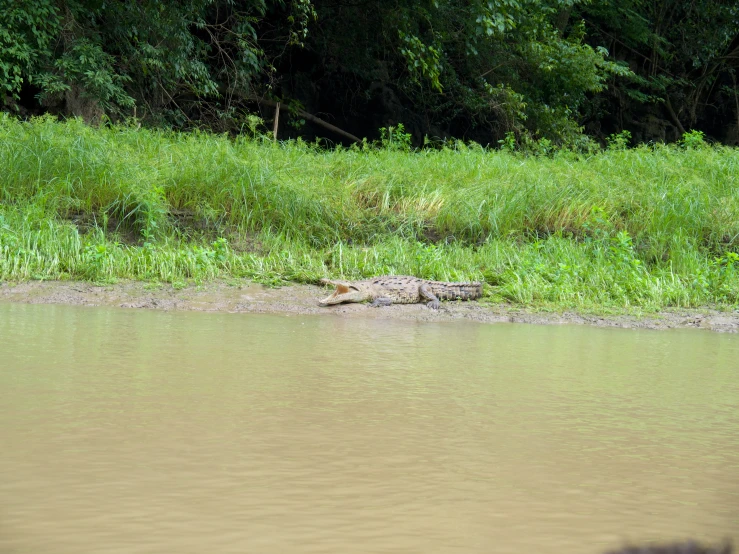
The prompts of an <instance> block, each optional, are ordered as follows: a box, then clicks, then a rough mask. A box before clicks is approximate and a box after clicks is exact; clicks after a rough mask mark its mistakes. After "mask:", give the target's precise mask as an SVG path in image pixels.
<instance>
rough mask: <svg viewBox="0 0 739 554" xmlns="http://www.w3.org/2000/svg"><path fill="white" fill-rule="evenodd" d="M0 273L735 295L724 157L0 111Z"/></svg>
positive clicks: (704, 301)
mask: <svg viewBox="0 0 739 554" xmlns="http://www.w3.org/2000/svg"><path fill="white" fill-rule="evenodd" d="M0 167H3V172H1V173H0V281H13V282H22V281H49V280H60V281H89V282H117V281H121V280H138V281H143V282H149V283H157V282H163V283H170V284H171V285H173V286H174V287H175V288H177V287H182V286H184V285H185V284H186V283H191V282H197V283H209V282H212V281H214V280H219V279H220V280H224V281H227V280H231V279H242V280H251V281H256V282H259V283H263V284H267V285H270V286H274V285H286V284H293V285H295V284H304V285H309V284H316V283H318V282H319V280H320V279H321V278H325V277H329V278H346V279H360V278H366V277H372V276H376V275H388V274H395V275H415V276H417V277H421V278H426V279H435V280H442V281H483V282H484V283H485V298H484V300H485V302H489V303H491V304H493V305H514V306H516V307H517V308H518V309H521V310H532V309H537V310H538V309H539V307H540V306H547V307H551V309H553V310H554V311H556V312H558V313H562V312H569V311H575V312H577V313H588V312H595V313H604V312H606V313H607V312H618V313H620V312H623V311H626V312H640V311H641V312H644V313H655V312H664V311H666V310H670V309H702V308H703V307H705V306H709V307H711V308H715V309H716V310H718V311H726V310H732V309H735V308H736V307H737V306H738V305H739V149H736V148H725V147H721V146H710V145H707V144H703V143H702V142H700V141H696V139H695V137H694V138H693V142H691V143H687V142H686V143H685V144H683V145H673V146H667V145H650V146H643V147H639V148H635V149H631V150H625V149H623V148H621V147H614V148H611V149H608V150H603V151H599V152H592V153H588V154H585V153H575V152H567V151H561V152H556V153H553V154H551V156H524V155H521V154H519V153H515V152H508V151H502V150H491V149H484V148H481V147H480V146H477V145H465V144H461V143H455V144H449V145H446V146H443V147H440V148H438V149H428V150H422V151H403V150H398V149H393V148H389V147H383V146H382V145H379V146H378V145H374V146H372V145H364V146H362V147H358V148H354V149H335V150H326V149H322V148H319V147H318V146H316V145H308V144H305V143H301V142H285V143H273V142H271V141H265V140H263V139H262V138H259V137H256V138H246V137H238V138H233V137H227V136H218V135H212V134H207V133H178V132H172V131H169V132H165V131H156V130H150V129H139V128H136V127H126V126H111V127H100V128H91V127H88V126H86V125H84V124H83V123H82V122H80V121H67V122H58V121H55V120H53V119H51V118H48V117H47V118H42V119H36V120H32V121H28V122H21V121H17V120H14V119H12V118H10V117H8V116H0Z"/></svg>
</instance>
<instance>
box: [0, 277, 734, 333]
mask: <svg viewBox="0 0 739 554" xmlns="http://www.w3.org/2000/svg"><path fill="white" fill-rule="evenodd" d="M327 291H328V289H324V288H323V287H318V286H312V285H290V286H286V287H282V288H279V289H270V288H267V287H263V286H261V285H257V284H254V283H251V282H249V281H231V282H228V283H226V282H213V283H208V284H206V285H203V286H188V287H185V288H181V289H176V288H174V287H172V286H171V285H157V284H151V283H142V282H139V281H121V282H118V283H116V284H112V285H95V284H92V283H86V282H79V281H71V282H70V281H29V282H24V283H0V301H3V302H23V303H31V304H71V305H81V306H116V307H120V308H147V309H158V310H194V311H203V312H228V313H284V314H330V315H333V316H337V317H348V318H357V317H361V318H373V319H400V320H410V321H454V320H468V321H477V322H480V323H509V322H510V323H533V324H578V325H594V326H597V327H621V328H627V329H675V328H698V329H708V330H711V331H719V332H734V333H736V332H737V331H739V311H732V312H719V311H716V310H701V311H698V310H674V311H666V312H661V313H659V314H652V315H649V316H645V317H637V316H626V315H616V316H603V315H587V314H579V313H573V312H561V313H542V312H536V311H533V310H526V309H522V308H520V307H513V306H508V305H504V304H498V305H491V304H488V303H485V302H444V303H442V308H441V309H440V310H438V311H434V310H430V309H429V308H427V307H426V306H424V305H422V304H411V305H395V306H388V307H384V308H370V307H368V306H367V305H365V304H342V305H339V306H332V307H327V308H321V307H319V306H318V305H317V301H318V299H319V298H321V297H323V296H326V294H327Z"/></svg>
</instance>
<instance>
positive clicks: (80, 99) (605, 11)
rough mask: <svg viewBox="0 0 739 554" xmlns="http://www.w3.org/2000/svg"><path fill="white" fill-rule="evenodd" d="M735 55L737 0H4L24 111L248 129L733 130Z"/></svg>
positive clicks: (9, 78) (9, 59) (1, 97)
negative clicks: (262, 122)
mask: <svg viewBox="0 0 739 554" xmlns="http://www.w3.org/2000/svg"><path fill="white" fill-rule="evenodd" d="M737 67H739V7H738V5H737V2H736V1H734V0H732V1H729V0H590V1H585V0H466V1H465V2H459V1H457V0H420V1H418V0H376V1H374V2H373V1H357V0H178V1H173V2H170V1H167V2H164V1H163V0H139V1H136V2H129V1H125V0H34V1H33V2H31V1H30V0H26V1H22V2H18V0H0V104H2V107H3V108H4V109H5V110H8V111H14V112H17V113H20V114H21V115H25V114H38V113H40V112H43V111H50V112H52V113H59V114H65V115H79V116H82V117H84V118H85V119H86V120H88V121H96V120H99V119H100V117H101V116H103V115H105V116H107V117H108V118H111V119H113V120H116V119H125V118H127V117H136V118H137V119H139V120H141V121H143V122H144V123H146V124H149V125H177V126H180V127H207V128H210V129H214V130H229V131H234V132H238V131H241V130H243V129H245V128H247V127H248V128H252V129H253V128H254V127H255V123H256V120H255V119H254V118H253V117H250V114H252V113H254V112H255V111H256V110H257V109H260V108H261V109H262V110H266V111H263V112H262V115H263V117H264V118H265V119H270V118H271V117H272V115H271V112H272V110H273V106H274V102H275V101H280V102H281V103H282V105H283V106H286V108H287V109H286V115H285V116H284V117H283V118H282V121H281V123H282V127H281V133H282V135H281V136H283V137H287V136H296V135H302V136H305V137H314V136H315V135H316V133H319V132H320V134H322V135H324V136H328V137H329V138H331V139H332V140H337V139H339V138H341V137H340V136H338V135H335V134H332V133H331V131H327V130H326V129H325V128H321V127H317V126H315V119H313V120H311V119H310V118H308V121H307V122H306V116H305V114H306V113H307V114H315V115H318V116H319V117H321V118H323V119H324V120H325V121H327V122H329V123H332V124H334V125H336V126H337V127H340V128H341V129H344V130H346V131H349V132H351V133H354V134H355V135H357V136H359V137H363V136H369V137H370V138H374V135H375V134H376V133H377V129H378V128H380V127H386V126H388V125H394V124H397V123H398V122H403V123H404V124H405V125H406V128H407V129H408V130H409V131H410V132H411V134H412V135H413V138H414V142H416V143H417V144H419V143H421V141H423V140H424V137H430V138H431V139H432V140H433V139H435V138H448V137H456V138H465V139H473V140H476V141H478V142H480V143H482V144H497V141H498V140H501V139H504V137H506V136H507V137H508V138H507V140H508V141H509V143H510V142H511V141H513V142H518V143H519V144H521V143H522V142H525V141H526V140H529V139H530V138H544V139H546V140H547V141H552V143H554V144H557V143H559V144H568V145H574V146H580V147H582V146H583V145H584V144H585V143H584V142H583V135H582V131H583V129H584V130H585V132H586V133H587V134H589V135H591V136H593V137H595V138H598V139H604V138H605V137H607V136H608V135H610V134H612V133H615V132H620V131H621V130H624V129H627V130H630V131H631V132H632V135H633V136H634V138H635V139H637V140H639V141H649V140H667V141H670V140H676V139H677V138H679V137H680V136H681V135H682V133H683V132H685V131H688V130H690V129H693V128H695V129H699V130H702V131H704V132H706V133H707V134H708V136H710V137H713V138H715V139H718V140H722V141H727V142H736V141H739V89H738V88H737V78H736V69H737ZM260 99H261V101H260ZM265 100H266V101H267V102H265ZM270 102H271V103H270Z"/></svg>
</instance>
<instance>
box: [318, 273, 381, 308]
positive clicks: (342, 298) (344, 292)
mask: <svg viewBox="0 0 739 554" xmlns="http://www.w3.org/2000/svg"><path fill="white" fill-rule="evenodd" d="M321 283H322V284H324V285H334V286H335V287H336V290H335V291H334V293H333V294H332V295H331V296H328V297H326V298H324V299H323V300H319V301H318V305H319V306H331V305H333V304H341V303H342V302H363V301H365V300H367V299H368V298H369V296H368V295H367V292H366V291H363V290H361V289H360V288H358V287H357V286H355V285H353V284H352V283H348V282H346V281H329V280H328V279H322V280H321Z"/></svg>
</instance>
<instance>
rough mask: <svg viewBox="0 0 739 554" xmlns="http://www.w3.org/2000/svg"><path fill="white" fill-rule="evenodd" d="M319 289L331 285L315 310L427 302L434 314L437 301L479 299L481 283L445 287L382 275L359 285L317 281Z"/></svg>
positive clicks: (430, 282) (414, 278)
mask: <svg viewBox="0 0 739 554" xmlns="http://www.w3.org/2000/svg"><path fill="white" fill-rule="evenodd" d="M320 282H321V284H322V285H334V286H335V287H336V290H335V291H334V293H333V294H332V295H331V296H329V297H327V298H324V299H323V300H319V301H318V305H319V306H331V305H333V304H341V303H342V302H364V301H366V300H372V304H371V306H375V307H376V306H389V305H390V304H416V303H418V302H422V301H423V300H427V301H428V302H427V304H426V305H427V306H428V307H429V308H432V309H434V310H438V309H439V306H440V302H439V300H440V299H441V300H474V299H476V298H480V297H481V296H482V283H446V282H443V281H429V280H426V279H419V278H418V277H409V276H407V275H386V276H383V277H374V278H372V279H365V280H362V281H337V280H333V279H321V281H320Z"/></svg>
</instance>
